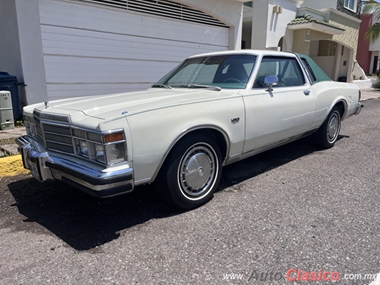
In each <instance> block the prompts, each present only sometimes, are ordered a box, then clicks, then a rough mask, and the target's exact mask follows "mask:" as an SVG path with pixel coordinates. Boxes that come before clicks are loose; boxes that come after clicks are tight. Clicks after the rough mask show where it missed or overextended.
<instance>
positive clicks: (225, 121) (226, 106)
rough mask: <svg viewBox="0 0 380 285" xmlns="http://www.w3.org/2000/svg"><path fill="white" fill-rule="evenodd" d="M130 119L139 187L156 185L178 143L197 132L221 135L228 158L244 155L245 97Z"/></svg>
mask: <svg viewBox="0 0 380 285" xmlns="http://www.w3.org/2000/svg"><path fill="white" fill-rule="evenodd" d="M234 118H239V121H238V122H236V121H232V119H234ZM127 120H128V124H129V128H130V134H131V141H132V149H133V154H132V160H133V167H134V171H135V173H134V174H135V183H136V184H137V185H138V184H146V183H150V182H152V181H153V179H154V178H155V176H156V174H157V173H158V171H159V169H160V167H161V165H162V163H163V162H164V160H165V158H166V156H167V155H168V154H169V152H170V150H171V149H172V148H173V146H174V145H175V143H176V142H178V140H180V139H181V138H182V137H183V136H185V135H186V134H188V133H190V132H191V131H193V130H196V129H200V128H208V129H214V130H217V131H219V132H221V133H222V134H223V137H224V138H225V139H226V144H227V145H228V147H227V153H226V156H233V155H238V154H241V152H242V148H243V143H244V130H245V114H244V105H243V101H242V99H241V97H235V98H229V99H225V100H211V101H208V102H201V103H193V104H186V105H182V106H172V107H168V108H161V109H156V110H152V111H149V112H145V113H139V114H135V115H131V116H128V118H127Z"/></svg>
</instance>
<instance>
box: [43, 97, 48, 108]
mask: <svg viewBox="0 0 380 285" xmlns="http://www.w3.org/2000/svg"><path fill="white" fill-rule="evenodd" d="M44 103H45V109H47V107H48V103H49V101H48V100H47V99H46V100H45V102H44Z"/></svg>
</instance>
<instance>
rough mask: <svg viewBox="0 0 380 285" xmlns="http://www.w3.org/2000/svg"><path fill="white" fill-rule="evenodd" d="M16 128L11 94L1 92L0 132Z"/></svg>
mask: <svg viewBox="0 0 380 285" xmlns="http://www.w3.org/2000/svg"><path fill="white" fill-rule="evenodd" d="M14 128H15V123H14V120H13V108H12V97H11V92H9V91H0V130H7V129H14Z"/></svg>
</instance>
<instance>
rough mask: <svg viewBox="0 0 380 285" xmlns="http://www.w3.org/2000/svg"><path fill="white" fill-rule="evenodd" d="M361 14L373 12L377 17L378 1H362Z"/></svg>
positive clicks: (379, 13) (379, 5)
mask: <svg viewBox="0 0 380 285" xmlns="http://www.w3.org/2000/svg"><path fill="white" fill-rule="evenodd" d="M363 3H364V5H363V7H362V12H361V14H362V15H369V14H375V16H377V17H378V15H380V3H377V2H376V1H375V0H370V1H367V2H363Z"/></svg>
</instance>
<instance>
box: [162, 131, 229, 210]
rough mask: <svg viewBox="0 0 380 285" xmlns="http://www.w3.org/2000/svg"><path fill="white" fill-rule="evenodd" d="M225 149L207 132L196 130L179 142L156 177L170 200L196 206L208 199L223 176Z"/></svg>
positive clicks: (190, 207) (180, 205)
mask: <svg viewBox="0 0 380 285" xmlns="http://www.w3.org/2000/svg"><path fill="white" fill-rule="evenodd" d="M221 173H222V169H221V153H220V149H219V147H218V145H217V144H216V143H215V142H214V139H213V138H212V137H211V136H209V135H207V134H194V135H190V136H188V137H185V138H184V139H182V140H181V141H179V142H178V143H177V145H176V146H175V147H174V148H173V150H172V151H171V153H170V154H169V156H168V158H167V160H166V161H165V163H164V165H163V168H162V169H161V171H160V174H159V177H158V179H157V181H156V185H157V188H158V191H159V192H160V194H161V196H162V197H163V198H164V200H165V201H166V202H168V203H169V204H171V205H173V206H176V207H179V208H182V209H192V208H196V207H199V206H201V205H203V204H205V203H206V202H208V201H209V200H210V199H211V198H212V196H213V193H214V191H215V190H216V188H217V187H218V184H219V181H220V177H221Z"/></svg>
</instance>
